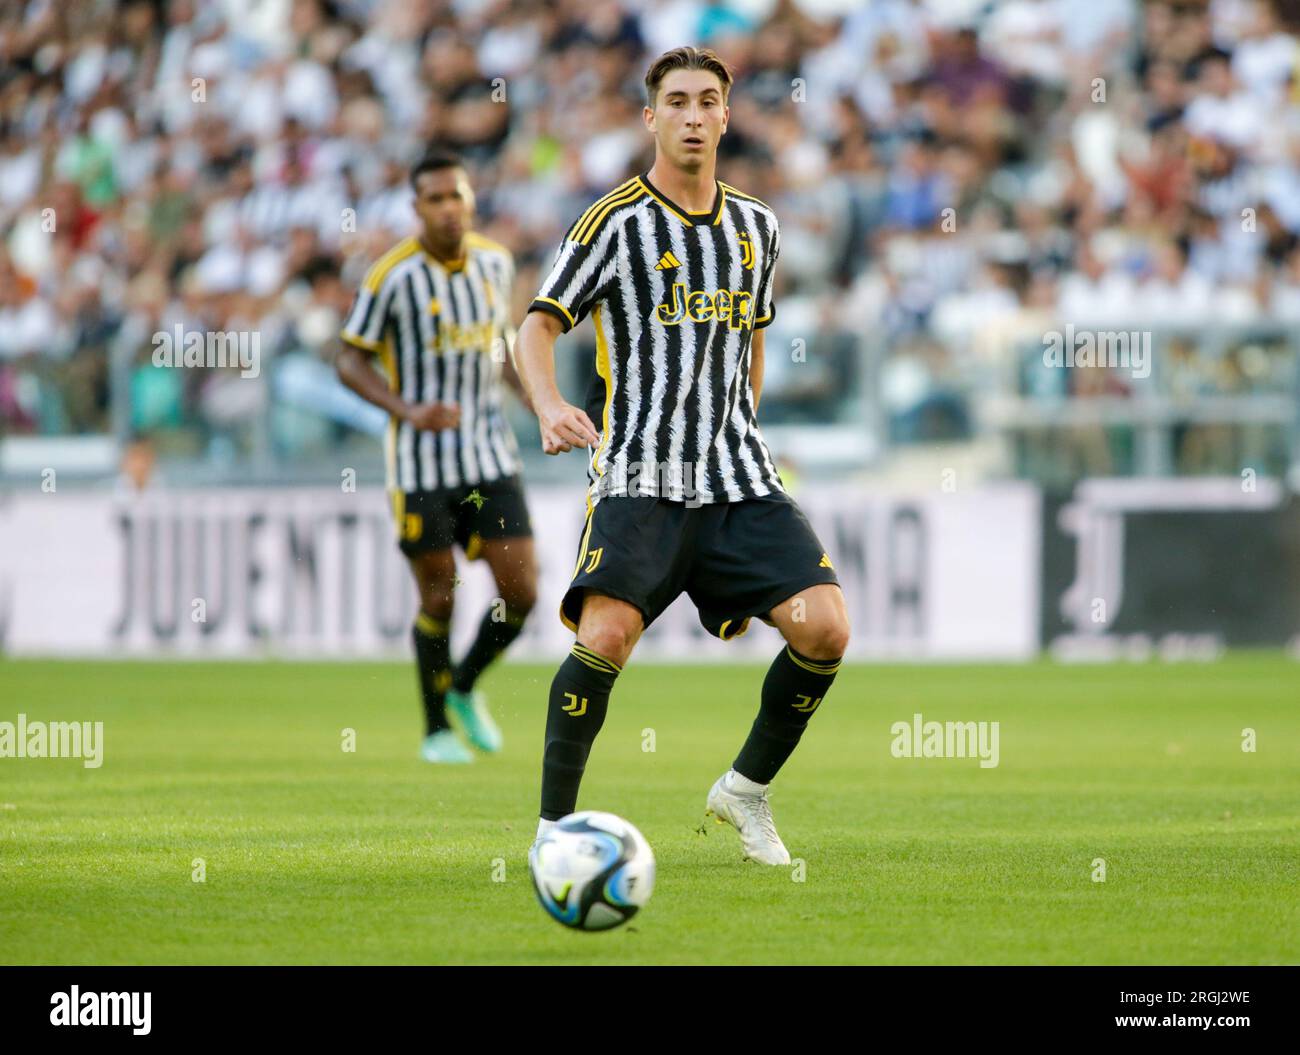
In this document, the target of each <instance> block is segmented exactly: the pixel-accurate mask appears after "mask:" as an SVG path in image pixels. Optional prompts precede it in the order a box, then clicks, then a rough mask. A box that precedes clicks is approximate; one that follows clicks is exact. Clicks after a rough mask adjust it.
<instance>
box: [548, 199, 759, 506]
mask: <svg viewBox="0 0 1300 1055" xmlns="http://www.w3.org/2000/svg"><path fill="white" fill-rule="evenodd" d="M780 245H781V241H780V233H779V230H778V228H777V222H776V216H775V214H774V213H773V212H772V210H771V209H770V208H768V206H767V205H766V204H764V203H763V202H761V201H759V200H758V199H757V198H752V197H750V196H748V195H746V194H742V193H741V192H740V191H738V190H736V189H735V188H734V187H731V186H728V185H727V184H725V183H718V184H716V188H715V194H714V204H713V208H712V209H710V210H709V211H708V212H704V213H691V212H687V211H686V210H685V209H683V208H681V207H679V206H677V205H676V204H674V203H673V202H672V201H670V200H669V199H668V198H666V197H665V196H664V195H663V194H662V193H660V192H659V190H658V189H657V188H656V187H655V186H654V185H653V184H652V183H650V181H649V179H648V178H646V177H645V176H638V177H636V178H634V179H631V180H628V181H627V182H626V183H624V184H622V185H621V186H620V187H618V188H616V189H615V190H613V191H611V192H610V193H609V194H607V195H605V197H603V198H602V199H600V200H599V201H597V202H596V203H595V204H594V205H592V206H591V207H590V208H589V209H588V210H587V211H586V212H585V213H583V215H582V216H581V217H579V218H578V221H577V222H576V223H575V224H574V225H573V226H572V227H571V228H570V229H569V232H568V234H567V235H566V236H565V239H564V242H563V244H562V245H561V246H560V249H559V252H558V253H557V255H556V259H555V264H554V266H553V267H552V269H551V273H550V274H549V275H548V276H547V278H546V280H545V282H544V283H543V284H542V288H541V290H540V291H539V292H538V294H537V297H536V298H535V299H534V300H533V302H532V304H531V305H530V307H529V310H530V311H547V312H550V313H551V314H553V315H555V316H557V317H558V318H559V319H560V321H561V322H562V323H563V325H564V329H565V330H566V331H567V330H569V329H571V328H572V327H573V326H576V325H577V324H578V322H579V321H581V320H582V318H583V317H584V316H585V315H587V314H588V313H590V314H591V316H592V321H593V323H594V325H595V329H596V373H597V379H596V382H595V384H594V385H593V387H592V391H591V393H590V396H589V398H588V407H587V411H588V414H589V415H590V417H591V418H592V420H593V421H594V422H597V423H598V426H599V427H600V428H601V429H602V436H601V442H600V445H599V446H598V447H597V448H596V450H594V451H593V452H592V456H591V463H590V466H589V477H590V479H591V498H592V501H593V502H595V501H599V500H600V498H601V497H604V496H606V495H610V494H647V495H658V496H660V497H663V498H669V499H672V500H675V501H687V502H700V503H710V502H735V501H741V500H743V499H746V498H757V497H760V496H762V495H767V494H771V493H772V492H774V491H781V490H783V488H782V486H781V481H780V478H779V477H778V476H777V472H776V468H775V467H774V466H773V464H772V457H771V455H770V454H769V452H768V449H767V445H766V444H765V443H764V442H763V438H762V436H761V435H760V433H759V431H758V424H757V422H756V421H755V418H754V401H753V393H752V392H751V390H750V385H749V366H750V345H751V341H752V339H753V334H754V330H755V329H756V328H759V327H763V326H766V325H767V324H768V323H770V322H771V321H772V318H773V313H774V308H773V304H772V274H773V267H774V265H775V263H776V258H777V254H778V253H779V252H780Z"/></svg>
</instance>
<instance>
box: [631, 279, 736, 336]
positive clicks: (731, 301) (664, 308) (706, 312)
mask: <svg viewBox="0 0 1300 1055" xmlns="http://www.w3.org/2000/svg"><path fill="white" fill-rule="evenodd" d="M655 314H656V315H658V317H659V321H660V322H662V323H663V324H664V325H665V326H676V325H677V324H678V323H679V322H681V321H683V320H687V321H689V322H712V321H713V320H714V319H717V320H718V321H719V322H725V323H727V325H728V326H729V327H730V328H731V329H733V330H743V329H744V328H745V327H747V326H748V327H749V328H750V329H753V326H754V295H753V294H752V293H749V292H746V291H745V290H743V289H718V290H714V291H713V292H712V293H709V292H707V291H706V290H702V289H692V290H689V291H688V290H687V289H686V283H685V282H674V283H673V288H672V292H671V293H670V294H669V295H668V303H667V304H660V305H659V306H658V307H657V308H656V309H655Z"/></svg>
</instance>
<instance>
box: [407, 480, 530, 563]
mask: <svg viewBox="0 0 1300 1055" xmlns="http://www.w3.org/2000/svg"><path fill="white" fill-rule="evenodd" d="M390 496H391V500H392V503H393V522H394V524H395V525H396V526H397V539H398V544H399V545H400V546H401V549H402V552H403V553H405V554H406V555H407V556H408V557H414V556H416V555H417V554H420V553H429V552H431V551H432V550H439V549H449V548H450V547H451V546H452V544H453V543H454V544H456V545H458V546H460V548H461V549H463V550H464V551H465V556H466V557H468V558H469V559H470V560H477V559H478V557H479V556H480V551H481V549H482V546H483V543H484V542H485V541H488V540H491V539H499V538H521V537H528V536H531V535H532V533H533V528H532V525H531V524H530V523H529V520H528V506H527V504H526V503H525V502H524V489H523V485H522V484H521V483H520V481H519V477H518V476H507V477H504V478H503V479H500V480H493V481H492V482H491V483H480V484H466V485H464V486H463V487H444V488H442V489H440V490H437V491H392V492H390Z"/></svg>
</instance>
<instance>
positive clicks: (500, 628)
mask: <svg viewBox="0 0 1300 1055" xmlns="http://www.w3.org/2000/svg"><path fill="white" fill-rule="evenodd" d="M495 614H496V612H495V611H493V610H489V611H488V613H487V614H486V615H485V616H483V621H482V622H481V623H479V625H478V636H477V637H475V638H474V644H472V645H470V646H469V651H468V652H466V653H465V658H464V659H462V660H461V661H460V663H459V664H457V666H456V669H455V670H454V671H453V672H452V676H451V687H452V688H453V689H455V690H456V691H457V692H469V691H470V689H472V688H473V687H474V682H476V681H477V680H478V676H479V675H480V674H482V673H483V671H485V670H487V668H488V666H489V665H490V664H491V663H492V661H493V660H494V659H496V658H497V656H499V655H501V653H502V652H504V651H505V650H506V649H507V648H509V647H510V644H511V642H512V641H514V639H515V638H517V637H518V636H519V634H520V633H521V632H522V630H523V629H524V620H526V619H527V618H528V613H527V612H517V611H515V610H514V609H513V608H510V607H508V606H507V608H506V610H505V618H504V619H500V620H497V619H494V618H493V616H494V615H495Z"/></svg>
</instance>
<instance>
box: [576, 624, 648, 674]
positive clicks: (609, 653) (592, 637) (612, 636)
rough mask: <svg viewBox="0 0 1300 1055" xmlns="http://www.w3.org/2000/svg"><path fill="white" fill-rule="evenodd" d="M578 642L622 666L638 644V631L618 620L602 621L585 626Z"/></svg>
mask: <svg viewBox="0 0 1300 1055" xmlns="http://www.w3.org/2000/svg"><path fill="white" fill-rule="evenodd" d="M578 640H579V641H581V642H582V643H583V644H584V645H586V646H587V647H588V648H589V649H591V650H592V651H593V652H595V653H596V654H597V655H600V656H604V657H605V658H606V659H609V660H613V662H615V663H617V664H618V665H619V666H622V665H623V663H625V662H626V661H627V657H628V656H629V655H630V654H631V652H632V646H633V645H634V644H635V643H636V631H635V630H634V629H633V628H632V627H630V626H626V625H624V624H622V623H620V622H619V621H617V620H612V619H609V620H600V621H599V622H593V623H591V624H590V625H584V626H583V627H582V632H581V633H580V634H579V635H578Z"/></svg>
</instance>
